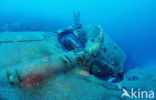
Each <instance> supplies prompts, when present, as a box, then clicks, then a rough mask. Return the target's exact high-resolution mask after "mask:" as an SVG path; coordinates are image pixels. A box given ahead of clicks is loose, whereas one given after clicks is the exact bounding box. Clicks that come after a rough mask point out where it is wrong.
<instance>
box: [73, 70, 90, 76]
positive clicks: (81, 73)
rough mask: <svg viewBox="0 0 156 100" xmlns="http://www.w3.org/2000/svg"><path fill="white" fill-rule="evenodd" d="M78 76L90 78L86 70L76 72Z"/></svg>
mask: <svg viewBox="0 0 156 100" xmlns="http://www.w3.org/2000/svg"><path fill="white" fill-rule="evenodd" d="M76 73H77V74H79V75H82V76H89V75H90V74H89V72H87V71H85V70H81V71H76Z"/></svg>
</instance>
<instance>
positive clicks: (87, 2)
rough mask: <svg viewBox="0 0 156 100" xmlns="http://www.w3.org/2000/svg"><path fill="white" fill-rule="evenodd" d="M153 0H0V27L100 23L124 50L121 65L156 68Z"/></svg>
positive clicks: (52, 27) (50, 28) (45, 27)
mask: <svg viewBox="0 0 156 100" xmlns="http://www.w3.org/2000/svg"><path fill="white" fill-rule="evenodd" d="M155 5H156V1H155V0H1V1H0V31H31V30H33V31H53V30H56V29H59V28H65V27H67V26H69V25H72V24H73V12H74V11H80V13H81V16H80V17H81V23H82V24H100V25H102V26H103V28H104V32H106V33H108V34H109V35H110V36H111V37H112V38H113V40H114V41H116V43H117V44H118V45H119V46H120V47H121V48H122V49H123V50H124V51H125V53H126V54H127V61H126V64H125V69H129V68H135V67H145V66H144V65H150V67H152V68H156V64H155V62H156V6H155Z"/></svg>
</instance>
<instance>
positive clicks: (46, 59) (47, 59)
mask: <svg viewBox="0 0 156 100" xmlns="http://www.w3.org/2000/svg"><path fill="white" fill-rule="evenodd" d="M42 60H43V61H45V62H48V61H49V60H50V56H46V57H43V58H42Z"/></svg>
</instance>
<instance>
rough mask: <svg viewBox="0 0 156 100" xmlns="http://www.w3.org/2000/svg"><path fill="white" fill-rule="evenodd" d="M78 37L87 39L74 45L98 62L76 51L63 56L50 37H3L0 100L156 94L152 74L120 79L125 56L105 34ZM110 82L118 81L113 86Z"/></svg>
mask: <svg viewBox="0 0 156 100" xmlns="http://www.w3.org/2000/svg"><path fill="white" fill-rule="evenodd" d="M69 30H70V29H69ZM98 30H100V31H98ZM59 32H60V33H61V34H64V32H66V31H64V30H63V31H62V30H60V31H59ZM76 32H77V33H78V34H80V33H83V32H85V33H86V34H89V35H88V36H87V40H85V38H84V37H83V38H78V39H80V40H81V41H84V42H83V43H84V44H83V45H84V46H86V48H85V49H86V51H87V50H88V51H89V52H91V54H93V53H95V54H96V56H95V55H89V54H88V53H86V51H84V52H83V50H82V49H84V48H81V49H77V48H79V47H77V46H73V47H74V48H76V49H75V50H70V51H67V50H64V48H63V47H62V45H61V43H60V41H59V40H58V35H57V34H58V33H54V32H4V33H1V34H0V37H1V38H0V53H1V54H0V58H1V59H0V100H129V99H132V98H126V97H124V98H122V97H121V95H122V94H123V91H122V88H125V89H127V90H128V91H129V90H130V89H131V88H141V89H145V90H146V89H149V90H150V89H154V90H155V89H156V88H155V83H156V78H155V72H156V71H155V70H141V69H135V70H130V71H129V72H127V73H125V74H123V69H124V62H125V59H126V55H125V53H124V52H123V51H122V49H121V48H120V47H119V46H118V45H117V44H116V43H115V42H114V41H113V40H112V39H111V38H110V37H109V36H108V35H107V34H106V33H104V38H101V37H102V36H101V34H100V32H102V31H101V27H100V26H96V25H94V26H84V28H83V31H82V30H76ZM69 33H70V32H69ZM94 33H96V34H94ZM98 33H99V34H98ZM73 34H74V35H76V33H75V31H74V32H73ZM78 36H79V35H78ZM98 36H99V37H98ZM81 37H82V36H81ZM67 39H68V38H67ZM71 39H73V38H70V39H68V40H71ZM98 39H101V40H102V39H103V40H104V41H99V40H98ZM73 40H74V41H75V38H74V39H73ZM73 40H72V41H73ZM62 41H63V40H62ZM62 41H61V42H62ZM66 42H67V43H69V41H65V43H66ZM101 42H102V43H101ZM63 43H64V41H63ZM72 43H73V44H72V45H75V44H76V45H77V44H78V42H72ZM73 47H72V48H73ZM90 47H92V48H90ZM97 48H98V50H97ZM111 77H113V78H115V79H118V80H119V81H118V82H116V83H114V82H113V81H110V80H111V79H112V78H111ZM101 78H105V79H106V78H107V79H108V80H103V79H101ZM112 80H113V79H112ZM148 84H151V85H148ZM134 99H135V98H134Z"/></svg>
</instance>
